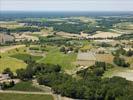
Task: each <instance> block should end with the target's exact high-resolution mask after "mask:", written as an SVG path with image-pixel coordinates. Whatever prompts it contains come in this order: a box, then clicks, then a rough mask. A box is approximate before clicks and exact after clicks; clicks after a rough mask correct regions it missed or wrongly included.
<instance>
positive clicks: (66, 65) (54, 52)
mask: <svg viewBox="0 0 133 100" xmlns="http://www.w3.org/2000/svg"><path fill="white" fill-rule="evenodd" d="M76 57H77V54H75V53H70V54H64V53H62V52H60V51H59V49H58V48H57V47H53V48H51V50H50V51H49V52H48V54H47V55H46V57H45V58H44V59H42V60H40V61H39V62H40V63H50V64H59V65H61V66H62V68H63V69H72V68H74V67H75V65H74V64H73V63H74V62H75V61H76Z"/></svg>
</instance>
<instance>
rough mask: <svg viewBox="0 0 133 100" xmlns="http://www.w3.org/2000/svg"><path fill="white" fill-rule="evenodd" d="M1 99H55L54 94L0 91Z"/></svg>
mask: <svg viewBox="0 0 133 100" xmlns="http://www.w3.org/2000/svg"><path fill="white" fill-rule="evenodd" d="M0 100H54V99H53V96H52V95H41V94H17V93H0Z"/></svg>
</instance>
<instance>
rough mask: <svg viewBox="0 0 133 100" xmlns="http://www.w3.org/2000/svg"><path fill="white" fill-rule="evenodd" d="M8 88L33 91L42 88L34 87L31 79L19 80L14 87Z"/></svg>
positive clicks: (38, 90)
mask: <svg viewBox="0 0 133 100" xmlns="http://www.w3.org/2000/svg"><path fill="white" fill-rule="evenodd" d="M8 90H18V91H31V92H40V91H41V90H40V89H38V88H36V87H34V86H33V85H32V82H31V81H25V82H23V81H22V82H19V83H17V84H16V85H15V86H14V87H12V88H9V89H8Z"/></svg>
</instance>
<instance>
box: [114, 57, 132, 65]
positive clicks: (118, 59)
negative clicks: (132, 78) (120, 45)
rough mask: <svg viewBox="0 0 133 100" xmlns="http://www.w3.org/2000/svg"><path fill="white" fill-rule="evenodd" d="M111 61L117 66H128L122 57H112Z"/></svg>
mask: <svg viewBox="0 0 133 100" xmlns="http://www.w3.org/2000/svg"><path fill="white" fill-rule="evenodd" d="M113 62H114V63H115V64H116V65H118V66H123V67H128V66H130V64H129V63H126V62H125V60H124V59H123V58H119V57H114V59H113Z"/></svg>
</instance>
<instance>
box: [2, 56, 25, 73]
mask: <svg viewBox="0 0 133 100" xmlns="http://www.w3.org/2000/svg"><path fill="white" fill-rule="evenodd" d="M25 67H26V64H25V63H24V62H23V61H21V60H18V59H15V58H11V57H2V58H0V72H2V71H3V70H4V69H5V68H10V69H11V70H12V71H13V72H15V71H16V69H19V68H25Z"/></svg>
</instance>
